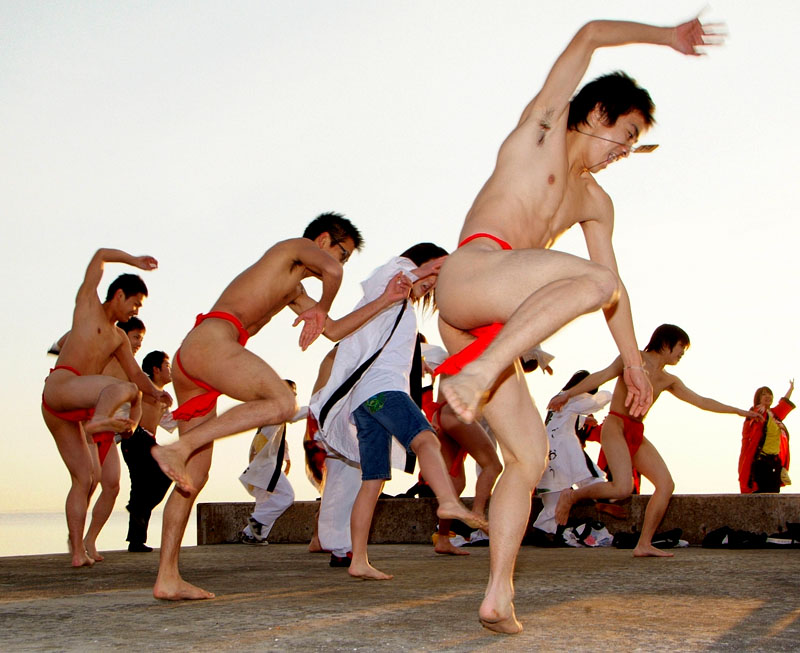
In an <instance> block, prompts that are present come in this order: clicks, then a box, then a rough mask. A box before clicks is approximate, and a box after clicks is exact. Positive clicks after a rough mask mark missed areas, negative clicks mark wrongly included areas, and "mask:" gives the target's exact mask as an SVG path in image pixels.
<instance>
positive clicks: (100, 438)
mask: <svg viewBox="0 0 800 653" xmlns="http://www.w3.org/2000/svg"><path fill="white" fill-rule="evenodd" d="M92 440H93V441H94V443H95V444H96V445H97V454H98V456H99V457H100V464H101V465H102V464H103V462H104V461H105V459H106V456H107V455H108V452H109V451H110V450H111V447H113V446H114V434H113V433H112V432H111V431H103V432H102V433H92Z"/></svg>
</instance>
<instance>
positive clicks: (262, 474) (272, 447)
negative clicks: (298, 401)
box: [239, 406, 308, 492]
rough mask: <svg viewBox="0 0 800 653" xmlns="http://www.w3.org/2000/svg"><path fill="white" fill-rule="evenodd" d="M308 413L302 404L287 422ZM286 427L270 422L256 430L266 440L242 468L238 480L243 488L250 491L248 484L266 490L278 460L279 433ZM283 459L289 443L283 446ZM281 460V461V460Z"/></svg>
mask: <svg viewBox="0 0 800 653" xmlns="http://www.w3.org/2000/svg"><path fill="white" fill-rule="evenodd" d="M306 415H308V406H303V407H302V408H301V409H300V410H298V411H297V413H296V414H295V416H294V417H292V419H290V420H289V423H291V424H294V423H295V422H299V421H300V420H301V419H305V418H306ZM285 427H286V424H270V425H269V426H262V427H261V428H260V429H258V431H257V432H256V437H259V434H261V437H263V438H264V440H266V441H265V442H264V445H263V446H262V447H261V448H260V449H259V450H258V451H257V452H256V455H255V456H254V457H253V460H251V461H250V464H249V465H248V466H247V469H245V470H244V472H243V473H242V475H241V476H240V477H239V480H240V481H241V482H242V485H244V487H245V489H246V490H247V491H248V492H250V488H249V487H248V486H253V487H258V488H261V489H262V490H266V489H267V487H269V482H270V480H272V477H273V475H274V474H275V467H276V465H277V462H278V450H279V449H280V447H281V433H282V432H283V429H284V428H285ZM283 460H289V443H288V442H287V443H286V445H285V446H284V455H283ZM281 462H283V461H281Z"/></svg>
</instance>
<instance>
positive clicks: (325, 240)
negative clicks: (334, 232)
mask: <svg viewBox="0 0 800 653" xmlns="http://www.w3.org/2000/svg"><path fill="white" fill-rule="evenodd" d="M332 241H333V239H332V238H331V235H330V234H329V233H328V232H327V231H323V232H322V233H321V234H320V235H319V236H317V237H316V238H315V239H314V242H315V243H316V244H317V247H319V248H320V249H327V248H328V247H330V246H331V243H332Z"/></svg>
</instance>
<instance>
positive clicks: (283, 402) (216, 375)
mask: <svg viewBox="0 0 800 653" xmlns="http://www.w3.org/2000/svg"><path fill="white" fill-rule="evenodd" d="M199 329H200V327H198V329H197V330H195V331H194V332H192V333H191V334H189V336H188V337H187V339H186V340H185V341H184V344H183V346H182V347H181V351H180V357H181V360H182V361H183V365H184V367H185V368H186V371H187V373H189V374H195V375H197V378H200V379H202V380H203V381H205V382H206V383H208V384H209V385H210V386H211V387H214V388H217V389H218V390H219V391H220V392H222V393H223V394H226V395H228V396H229V397H232V398H234V399H238V400H240V401H242V402H244V403H242V404H240V405H238V406H234V407H233V408H231V409H230V410H228V411H226V412H225V413H223V414H222V415H220V416H218V417H217V416H216V415H215V416H213V417H211V418H209V417H208V416H204V417H203V418H200V419H195V420H191V422H190V424H191V427H190V428H189V429H185V430H184V432H183V433H182V435H181V437H180V439H179V440H178V441H177V442H175V443H173V444H170V445H168V446H166V447H161V446H155V447H153V449H152V450H151V453H152V455H153V458H154V459H155V460H156V462H157V463H158V465H159V467H160V468H161V471H163V472H164V473H165V474H166V475H167V476H168V477H169V478H171V479H172V480H173V481H175V483H176V484H177V485H178V487H179V488H180V489H181V490H183V491H184V492H189V493H191V492H193V491H194V488H193V487H192V484H191V481H190V480H189V478H188V475H187V467H186V461H187V460H188V458H189V456H190V455H191V454H192V452H193V451H196V450H197V449H199V448H201V447H203V446H205V445H207V444H210V443H211V442H213V441H214V440H216V439H218V438H222V437H225V436H229V435H234V434H236V433H241V432H242V431H246V430H248V429H252V428H257V427H260V426H263V425H265V424H280V423H282V422H286V421H288V420H290V419H291V418H292V416H293V415H294V413H295V412H296V411H297V401H296V399H295V396H294V394H292V392H291V391H290V390H289V388H288V387H287V386H286V384H285V383H284V382H283V381H282V380H281V378H280V377H279V376H278V375H277V374H276V373H275V371H274V370H273V369H272V368H271V367H270V366H269V365H268V364H267V363H265V362H264V361H263V360H261V359H260V358H259V357H258V356H256V355H255V354H252V353H250V352H249V351H247V350H246V349H244V348H243V347H241V346H240V345H239V344H238V343H237V342H235V341H230V340H224V339H219V338H212V339H211V340H210V342H209V343H203V344H204V346H203V347H200V346H199V345H198V346H196V347H194V348H191V347H189V346H188V343H189V341H190V340H189V339H190V338H194V340H193V342H194V341H197V340H198V336H196V332H197V331H198V330H199ZM200 336H202V337H203V338H205V336H204V335H203V334H200ZM173 385H174V387H175V392H176V394H177V396H178V400H179V402H180V403H182V402H185V401H186V400H188V399H191V398H192V397H196V396H197V395H199V394H202V392H203V390H202V389H200V388H198V387H197V386H196V385H195V384H194V383H193V382H192V381H190V380H189V379H187V378H186V376H185V375H184V374H182V373H181V372H180V370H179V369H176V370H175V371H174V372H173Z"/></svg>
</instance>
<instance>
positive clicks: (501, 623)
mask: <svg viewBox="0 0 800 653" xmlns="http://www.w3.org/2000/svg"><path fill="white" fill-rule="evenodd" d="M482 611H483V606H481V610H480V611H479V612H478V621H480V623H481V626H483V627H484V628H486V629H487V630H491V631H492V632H495V633H502V634H503V635H517V634H519V633H521V632H522V624H521V623H520V622H519V621H517V615H516V614H515V613H514V604H513V603H512V604H511V613H510V614H509V616H507V617H500V616H497V612H496V611H494V610H492V611H491V613H492V614H493V616H491V617H489V616H488V615H487V617H482V616H481V612H482Z"/></svg>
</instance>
